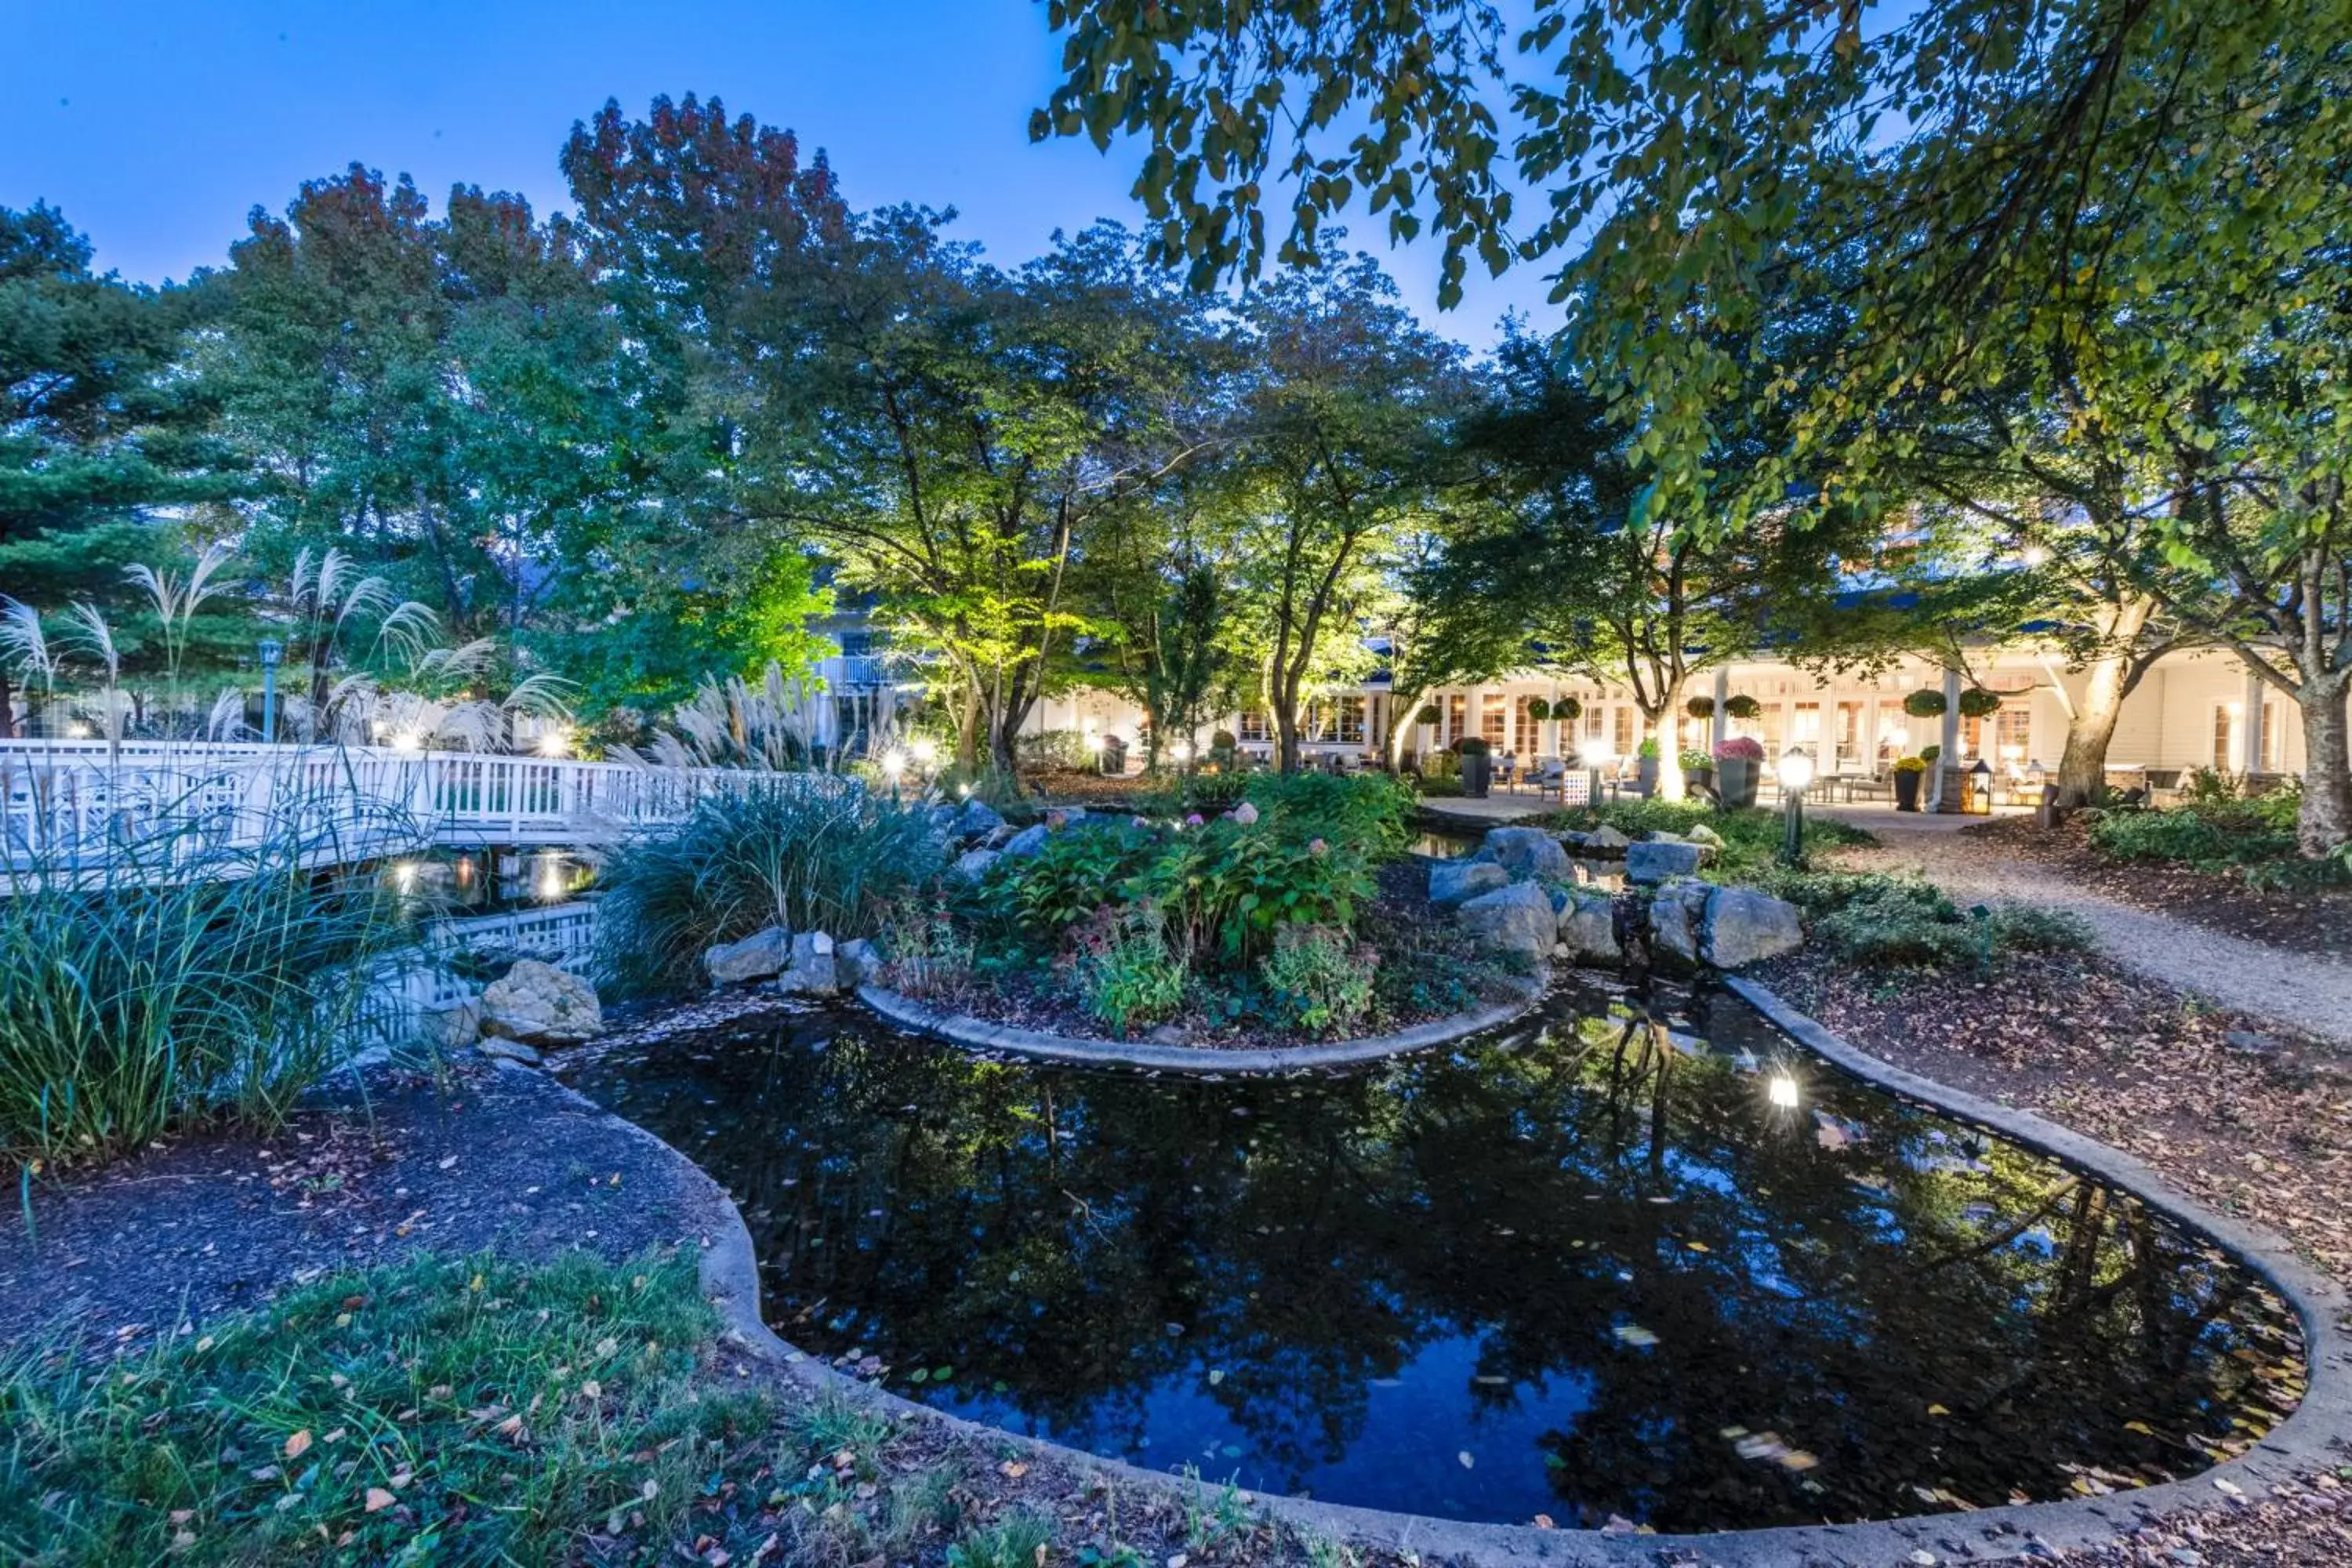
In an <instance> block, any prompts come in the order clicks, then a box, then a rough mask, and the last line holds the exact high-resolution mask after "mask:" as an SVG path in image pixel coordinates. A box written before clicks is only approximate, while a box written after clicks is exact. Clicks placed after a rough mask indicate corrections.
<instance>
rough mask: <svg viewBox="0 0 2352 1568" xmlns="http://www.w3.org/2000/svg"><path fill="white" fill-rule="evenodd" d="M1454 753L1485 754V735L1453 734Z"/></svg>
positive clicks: (1472, 755) (1474, 755) (1456, 754)
mask: <svg viewBox="0 0 2352 1568" xmlns="http://www.w3.org/2000/svg"><path fill="white" fill-rule="evenodd" d="M1454 755H1455V756H1457V757H1483V756H1485V755H1486V737H1485V736H1483V735H1457V736H1455V737H1454Z"/></svg>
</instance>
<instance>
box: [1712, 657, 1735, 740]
mask: <svg viewBox="0 0 2352 1568" xmlns="http://www.w3.org/2000/svg"><path fill="white" fill-rule="evenodd" d="M1730 700H1731V669H1730V667H1729V666H1727V665H1717V666H1716V668H1715V715H1714V717H1712V718H1710V719H1709V720H1708V721H1707V738H1706V749H1707V751H1708V752H1710V753H1712V752H1714V751H1715V749H1716V748H1717V746H1720V745H1721V744H1723V742H1724V741H1725V739H1726V738H1727V736H1728V735H1729V734H1730V732H1731V715H1730V714H1728V713H1726V712H1725V711H1724V710H1723V705H1724V704H1725V703H1727V702H1728V701H1730Z"/></svg>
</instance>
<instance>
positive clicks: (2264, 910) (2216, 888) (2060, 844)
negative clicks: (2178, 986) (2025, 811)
mask: <svg viewBox="0 0 2352 1568" xmlns="http://www.w3.org/2000/svg"><path fill="white" fill-rule="evenodd" d="M2088 828H2089V825H2088V824H2087V823H2086V822H2085V821H2084V819H2083V818H2081V817H2079V816H2076V817H2071V818H2069V819H2068V820H2067V821H2065V822H2064V823H2063V824H2061V825H2060V826H2058V827H2057V828H2055V829H2053V830H2051V831H2047V832H2045V831H2043V830H2042V828H2041V827H2039V826H2035V824H2034V821H2033V819H2032V817H2028V816H2016V817H1998V818H1995V819H1994V820H1993V821H1990V822H1980V823H1978V824H1975V825H1974V826H1969V827H1964V828H1962V829H1960V832H1961V834H1962V836H1963V837H1969V838H1972V839H1976V840H1979V841H1980V842H1981V843H1983V844H1986V845H1989V846H1997V847H1999V848H2000V852H2001V853H2003V854H2006V855H2010V856H2011V857H2013V858H2016V859H2020V860H2030V861H2032V862H2034V863H2036V864H2039V865H2043V866H2048V867H2052V868H2055V869H2058V870H2061V871H2063V872H2064V873H2065V874H2066V876H2067V878H2068V879H2070V880H2072V881H2074V882H2075V883H2077V884H2078V885H2080V886H2082V887H2084V888H2087V889H2090V890H2092V891H2094V892H2097V893H2103V894H2105V895H2106V896H2107V897H2108V898H2111V899H2114V900H2116V902H2118V903H2124V904H2128V905H2130V906H2131V907H2133V908H2134V909H2141V910H2154V911H2156V912H2157V913H2159V914H2167V915H2171V916H2173V917H2175V918H2177V919H2179V920H2184V921H2192V922H2194V923H2195V924H2198V925H2201V926H2206V927H2209V928H2210V929H2211V930H2214V931H2222V932H2225V933H2227V934H2228V935H2231V936H2237V937H2243V938H2245V939H2246V940H2247V941H2249V942H2264V943H2267V944H2268V945H2270V946H2272V947H2276V948H2284V949H2285V950H2286V951H2288V952H2308V953H2315V954H2317V955H2319V956H2321V957H2326V958H2352V888H2321V889H2296V890H2294V891H2288V892H2265V891H2260V890H2258V889H2253V888H2250V887H2248V886H2247V885H2246V882H2245V879H2243V878H2242V877H2240V876H2238V875H2236V874H2235V873H2234V872H2231V871H2202V870H2199V869H2198V868H2196V867H2194V866H2184V865H2180V864H2178V863H2176V862H2173V861H2169V860H2116V859H2114V858H2110V857H2108V856H2107V855H2105V854H2104V853H2102V852H2101V851H2100V850H2098V849H2096V848H2094V847H2092V845H2091V842H2090V838H2089V836H2088Z"/></svg>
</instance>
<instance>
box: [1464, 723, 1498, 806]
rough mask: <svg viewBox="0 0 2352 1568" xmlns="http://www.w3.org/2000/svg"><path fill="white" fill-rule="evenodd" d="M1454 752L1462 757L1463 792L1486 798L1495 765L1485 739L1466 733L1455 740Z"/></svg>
mask: <svg viewBox="0 0 2352 1568" xmlns="http://www.w3.org/2000/svg"><path fill="white" fill-rule="evenodd" d="M1454 755H1455V756H1457V757H1459V758H1461V759H1462V793H1463V794H1464V795H1474V796H1477V797H1480V798H1484V796H1485V795H1486V785H1487V783H1488V781H1489V780H1490V779H1491V778H1492V776H1493V766H1494V764H1493V763H1492V762H1491V761H1490V760H1489V759H1488V757H1487V755H1486V741H1485V739H1484V738H1482V737H1480V736H1477V735H1465V736H1463V737H1462V738H1461V739H1460V740H1458V741H1456V742H1454Z"/></svg>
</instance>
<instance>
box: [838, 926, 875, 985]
mask: <svg viewBox="0 0 2352 1568" xmlns="http://www.w3.org/2000/svg"><path fill="white" fill-rule="evenodd" d="M833 973H834V978H835V979H836V980H838V981H839V982H840V983H841V988H842V989H843V990H844V991H855V990H856V989H857V988H858V987H859V986H861V985H863V984H866V982H867V981H869V980H873V979H875V978H877V977H878V976H879V975H880V974H881V973H882V950H881V949H880V948H879V947H877V946H876V945H875V944H874V942H872V940H871V939H869V938H866V937H862V936H861V937H857V938H855V939H853V940H851V941H849V942H843V943H841V944H840V945H839V946H837V947H835V949H834V950H833Z"/></svg>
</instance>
